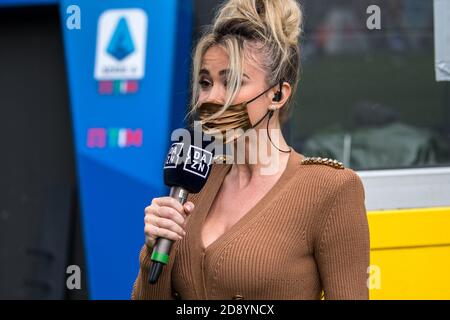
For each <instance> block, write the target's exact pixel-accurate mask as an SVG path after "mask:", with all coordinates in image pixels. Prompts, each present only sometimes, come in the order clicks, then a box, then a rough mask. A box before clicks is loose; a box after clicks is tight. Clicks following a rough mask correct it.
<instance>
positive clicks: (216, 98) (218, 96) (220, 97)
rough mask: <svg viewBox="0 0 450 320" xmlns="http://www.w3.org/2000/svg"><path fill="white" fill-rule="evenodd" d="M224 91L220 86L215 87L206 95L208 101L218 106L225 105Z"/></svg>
mask: <svg viewBox="0 0 450 320" xmlns="http://www.w3.org/2000/svg"><path fill="white" fill-rule="evenodd" d="M225 94H226V91H225V89H224V88H223V87H222V86H219V85H215V86H213V87H212V88H211V90H210V91H209V95H208V101H210V102H213V103H218V104H224V103H225Z"/></svg>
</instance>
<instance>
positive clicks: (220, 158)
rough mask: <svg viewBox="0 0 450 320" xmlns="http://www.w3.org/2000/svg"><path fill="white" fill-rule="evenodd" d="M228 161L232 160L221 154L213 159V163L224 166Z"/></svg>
mask: <svg viewBox="0 0 450 320" xmlns="http://www.w3.org/2000/svg"><path fill="white" fill-rule="evenodd" d="M228 160H230V158H229V157H228V156H227V155H224V154H219V155H216V156H215V157H214V158H213V163H216V164H224V163H228Z"/></svg>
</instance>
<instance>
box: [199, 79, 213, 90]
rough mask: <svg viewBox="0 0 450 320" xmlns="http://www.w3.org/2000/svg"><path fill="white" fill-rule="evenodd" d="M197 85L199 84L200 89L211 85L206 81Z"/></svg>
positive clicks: (201, 81)
mask: <svg viewBox="0 0 450 320" xmlns="http://www.w3.org/2000/svg"><path fill="white" fill-rule="evenodd" d="M199 84H200V86H201V87H202V88H207V87H209V86H210V85H211V83H210V82H209V81H206V80H200V81H199Z"/></svg>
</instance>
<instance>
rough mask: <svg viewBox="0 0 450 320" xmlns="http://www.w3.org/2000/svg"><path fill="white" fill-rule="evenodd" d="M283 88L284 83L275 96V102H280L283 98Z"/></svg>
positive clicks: (281, 82)
mask: <svg viewBox="0 0 450 320" xmlns="http://www.w3.org/2000/svg"><path fill="white" fill-rule="evenodd" d="M282 88H283V81H280V90H279V91H278V92H276V93H275V95H274V97H273V99H272V101H273V102H280V101H281V99H282V98H283V91H282Z"/></svg>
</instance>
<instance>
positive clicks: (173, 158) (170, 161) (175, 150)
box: [164, 143, 184, 169]
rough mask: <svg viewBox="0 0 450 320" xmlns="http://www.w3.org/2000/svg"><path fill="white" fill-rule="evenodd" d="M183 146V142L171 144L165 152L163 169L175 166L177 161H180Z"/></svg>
mask: <svg viewBox="0 0 450 320" xmlns="http://www.w3.org/2000/svg"><path fill="white" fill-rule="evenodd" d="M183 146H184V144H183V143H174V144H172V146H171V147H170V150H169V153H168V154H167V159H166V162H165V163H164V169H166V168H176V167H177V165H178V162H179V161H180V153H181V150H183Z"/></svg>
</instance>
